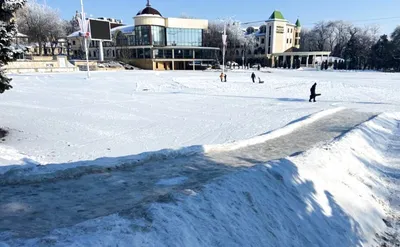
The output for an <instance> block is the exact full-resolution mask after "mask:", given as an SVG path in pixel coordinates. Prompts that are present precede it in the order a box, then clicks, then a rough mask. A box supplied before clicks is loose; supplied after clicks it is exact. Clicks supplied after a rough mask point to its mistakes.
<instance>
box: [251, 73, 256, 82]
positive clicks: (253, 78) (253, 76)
mask: <svg viewBox="0 0 400 247" xmlns="http://www.w3.org/2000/svg"><path fill="white" fill-rule="evenodd" d="M251 79H252V80H253V83H255V79H256V74H254V72H253V73H252V74H251Z"/></svg>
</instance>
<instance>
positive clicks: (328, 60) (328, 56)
mask: <svg viewBox="0 0 400 247" xmlns="http://www.w3.org/2000/svg"><path fill="white" fill-rule="evenodd" d="M329 56H330V54H328V60H327V61H328V66H329Z"/></svg>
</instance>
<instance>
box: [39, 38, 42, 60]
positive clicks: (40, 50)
mask: <svg viewBox="0 0 400 247" xmlns="http://www.w3.org/2000/svg"><path fill="white" fill-rule="evenodd" d="M38 55H39V56H41V55H42V41H40V40H39V54H38Z"/></svg>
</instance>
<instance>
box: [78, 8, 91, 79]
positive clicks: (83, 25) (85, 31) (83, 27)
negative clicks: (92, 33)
mask: <svg viewBox="0 0 400 247" xmlns="http://www.w3.org/2000/svg"><path fill="white" fill-rule="evenodd" d="M81 9H82V14H81V22H80V25H81V31H82V32H83V34H84V36H83V39H84V42H85V53H86V70H87V78H88V79H89V78H90V68H89V52H88V40H87V38H88V26H87V22H86V17H85V11H84V9H83V0H81Z"/></svg>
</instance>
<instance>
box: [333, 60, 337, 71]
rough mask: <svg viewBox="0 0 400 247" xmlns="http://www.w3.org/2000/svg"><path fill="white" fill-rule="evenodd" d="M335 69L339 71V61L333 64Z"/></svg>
mask: <svg viewBox="0 0 400 247" xmlns="http://www.w3.org/2000/svg"><path fill="white" fill-rule="evenodd" d="M333 69H334V70H337V69H338V62H337V60H335V62H334V63H333Z"/></svg>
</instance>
